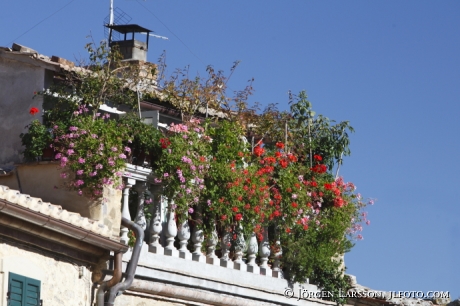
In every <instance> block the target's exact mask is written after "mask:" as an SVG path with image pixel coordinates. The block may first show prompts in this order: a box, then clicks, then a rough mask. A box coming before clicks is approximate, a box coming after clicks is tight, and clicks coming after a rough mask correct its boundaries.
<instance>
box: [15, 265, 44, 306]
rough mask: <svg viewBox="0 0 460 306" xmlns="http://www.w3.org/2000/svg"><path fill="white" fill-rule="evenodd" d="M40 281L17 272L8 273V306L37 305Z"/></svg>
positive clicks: (38, 302) (39, 303)
mask: <svg viewBox="0 0 460 306" xmlns="http://www.w3.org/2000/svg"><path fill="white" fill-rule="evenodd" d="M39 305H41V302H40V281H38V280H36V279H33V278H28V277H25V276H22V275H19V274H15V273H11V272H10V273H9V276H8V306H39Z"/></svg>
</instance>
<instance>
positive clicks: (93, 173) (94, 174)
mask: <svg viewBox="0 0 460 306" xmlns="http://www.w3.org/2000/svg"><path fill="white" fill-rule="evenodd" d="M96 174H97V171H94V172H90V173H89V176H96Z"/></svg>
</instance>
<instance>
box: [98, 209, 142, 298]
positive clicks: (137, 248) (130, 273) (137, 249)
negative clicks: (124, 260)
mask: <svg viewBox="0 0 460 306" xmlns="http://www.w3.org/2000/svg"><path fill="white" fill-rule="evenodd" d="M121 224H122V225H123V226H125V227H127V228H129V229H130V230H133V231H134V234H135V236H136V242H135V243H134V248H133V253H132V255H131V260H130V261H129V263H128V267H127V268H126V272H125V274H126V277H125V280H124V281H123V282H121V283H118V284H116V285H114V286H113V287H112V288H110V290H109V298H108V300H107V302H106V303H105V306H113V305H114V303H115V298H116V297H117V293H118V292H119V291H125V290H126V289H128V288H129V286H131V284H132V282H133V280H134V274H135V272H136V268H137V263H138V262H139V255H140V254H141V248H142V244H143V243H144V230H143V229H142V227H140V226H139V225H137V224H136V223H134V222H133V221H131V220H128V219H126V218H122V219H121Z"/></svg>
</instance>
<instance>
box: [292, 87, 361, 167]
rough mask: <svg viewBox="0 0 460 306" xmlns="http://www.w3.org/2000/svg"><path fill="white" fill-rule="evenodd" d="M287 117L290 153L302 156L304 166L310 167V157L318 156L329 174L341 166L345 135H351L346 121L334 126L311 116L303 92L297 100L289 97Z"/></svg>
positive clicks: (346, 141) (346, 147)
mask: <svg viewBox="0 0 460 306" xmlns="http://www.w3.org/2000/svg"><path fill="white" fill-rule="evenodd" d="M289 103H290V104H291V116H292V120H291V121H290V122H289V130H290V133H291V135H290V136H291V137H290V142H291V146H292V150H293V151H295V152H296V153H297V154H298V155H302V156H306V157H307V158H306V160H305V161H306V162H308V163H309V164H310V166H312V165H313V156H314V155H320V156H322V158H323V161H324V164H325V165H327V166H328V168H329V170H332V168H333V167H334V165H340V164H341V163H342V156H343V155H345V156H347V155H350V153H351V152H350V148H349V145H350V139H349V136H348V133H349V132H354V130H353V128H352V127H351V126H350V123H349V122H348V121H342V122H340V123H338V124H333V123H335V121H334V120H330V119H329V118H327V117H324V116H322V115H318V116H315V112H314V111H313V110H312V105H311V103H310V102H309V101H308V100H307V94H306V92H305V91H301V92H300V93H299V95H298V96H293V95H291V100H290V102H289Z"/></svg>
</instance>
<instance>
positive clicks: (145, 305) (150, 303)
mask: <svg viewBox="0 0 460 306" xmlns="http://www.w3.org/2000/svg"><path fill="white" fill-rule="evenodd" d="M126 305H129V306H185V305H190V304H188V303H187V304H185V303H178V302H170V301H161V300H157V299H154V298H147V297H142V296H135V295H128V294H126V293H125V294H123V295H120V296H118V297H117V298H116V299H115V306H126Z"/></svg>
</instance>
